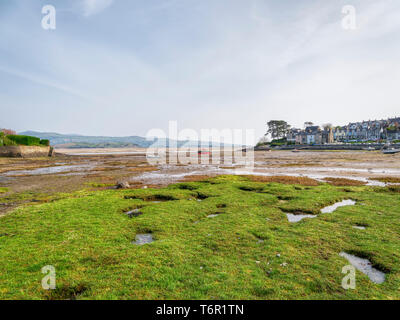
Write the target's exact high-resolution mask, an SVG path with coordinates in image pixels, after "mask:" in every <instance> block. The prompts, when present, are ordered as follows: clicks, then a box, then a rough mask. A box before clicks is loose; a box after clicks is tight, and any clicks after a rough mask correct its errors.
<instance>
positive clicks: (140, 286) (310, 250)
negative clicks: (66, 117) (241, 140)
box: [0, 176, 400, 299]
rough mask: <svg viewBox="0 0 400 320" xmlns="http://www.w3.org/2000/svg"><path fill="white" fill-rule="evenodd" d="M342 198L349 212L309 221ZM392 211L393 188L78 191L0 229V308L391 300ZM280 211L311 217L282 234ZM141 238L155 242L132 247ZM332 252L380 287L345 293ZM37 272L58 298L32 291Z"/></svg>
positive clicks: (394, 294) (397, 291) (397, 283)
mask: <svg viewBox="0 0 400 320" xmlns="http://www.w3.org/2000/svg"><path fill="white" fill-rule="evenodd" d="M345 199H353V200H355V201H357V204H356V205H355V206H348V207H341V208H339V209H338V210H337V211H335V212H334V213H330V214H319V212H320V209H321V208H323V207H325V206H328V205H331V204H333V203H335V202H338V201H341V200H345ZM399 200H400V193H399V192H398V190H396V189H386V188H372V187H365V186H360V187H346V188H343V187H335V186H331V185H328V184H320V185H318V186H303V185H290V184H279V183H264V182H254V181H251V180H250V179H249V178H246V177H238V176H219V177H216V178H211V179H208V180H205V181H200V182H189V183H180V184H175V185H170V186H169V187H167V188H163V189H138V190H105V191H88V190H86V191H80V192H77V193H74V194H73V196H72V195H71V197H70V198H62V199H60V200H56V201H53V202H50V203H44V204H37V205H33V206H26V207H20V208H18V209H16V210H14V211H12V212H11V213H9V214H7V215H6V216H4V217H1V218H0V299H399V298H400V250H399V248H400V219H399V218H400V203H399ZM135 208H139V210H140V211H141V212H142V213H143V214H142V215H140V216H138V217H133V218H129V217H128V216H127V215H126V214H125V212H126V211H129V210H133V209H135ZM285 212H295V213H311V214H319V215H318V217H317V218H315V219H305V220H302V221H300V222H298V223H289V222H288V220H287V217H286V215H285ZM214 214H216V216H215V217H214V218H207V216H208V215H214ZM354 225H362V226H366V229H365V230H358V229H354V228H353V226H354ZM143 233H151V234H152V236H153V238H154V240H155V241H154V242H153V243H150V244H146V245H143V246H137V245H134V244H132V241H134V240H135V236H136V235H137V234H143ZM342 251H346V252H348V253H353V254H356V255H358V256H362V257H366V258H368V259H369V260H370V261H371V262H372V263H373V264H374V266H375V267H376V268H378V269H379V270H381V271H384V272H386V281H385V282H384V283H383V284H380V285H378V284H374V283H372V282H371V281H370V280H369V278H368V277H367V276H365V275H364V274H362V273H360V272H358V271H357V278H356V281H357V282H356V289H355V290H345V289H343V288H342V286H341V282H342V278H343V277H344V276H345V275H344V274H342V272H341V271H342V268H343V267H344V266H346V265H347V264H348V262H347V260H345V259H344V258H342V257H340V256H339V253H340V252H342ZM46 265H52V266H54V267H55V268H56V279H57V289H56V290H50V291H46V290H43V289H42V287H41V279H42V277H43V276H44V274H42V273H41V269H42V267H44V266H46Z"/></svg>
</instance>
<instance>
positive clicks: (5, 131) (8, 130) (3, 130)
mask: <svg viewBox="0 0 400 320" xmlns="http://www.w3.org/2000/svg"><path fill="white" fill-rule="evenodd" d="M0 132H3V133H4V135H6V136H8V135H16V134H17V132H15V131H14V130H11V129H0Z"/></svg>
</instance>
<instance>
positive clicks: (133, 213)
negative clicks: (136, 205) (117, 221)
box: [125, 209, 143, 218]
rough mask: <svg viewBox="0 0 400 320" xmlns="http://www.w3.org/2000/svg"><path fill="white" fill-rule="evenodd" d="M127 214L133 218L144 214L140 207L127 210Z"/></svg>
mask: <svg viewBox="0 0 400 320" xmlns="http://www.w3.org/2000/svg"><path fill="white" fill-rule="evenodd" d="M125 214H126V215H127V216H128V217H129V218H133V217H139V216H141V215H142V214H143V212H141V211H140V210H139V209H135V210H132V211H128V212H125Z"/></svg>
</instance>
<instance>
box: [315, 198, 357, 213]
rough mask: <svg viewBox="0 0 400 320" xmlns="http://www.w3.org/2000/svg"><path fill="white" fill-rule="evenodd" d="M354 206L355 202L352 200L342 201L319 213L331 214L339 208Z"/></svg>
mask: <svg viewBox="0 0 400 320" xmlns="http://www.w3.org/2000/svg"><path fill="white" fill-rule="evenodd" d="M355 204H356V202H355V201H354V200H343V201H340V202H337V203H335V204H333V205H331V206H328V207H325V208H322V209H321V213H332V212H334V211H335V210H336V209H338V208H340V207H346V206H354V205H355Z"/></svg>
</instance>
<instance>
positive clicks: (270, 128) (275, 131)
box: [267, 120, 290, 139]
mask: <svg viewBox="0 0 400 320" xmlns="http://www.w3.org/2000/svg"><path fill="white" fill-rule="evenodd" d="M289 129H290V125H289V124H288V123H287V122H286V121H283V120H271V121H269V122H268V123H267V134H270V135H271V138H272V139H281V138H285V137H286V135H287V133H288V131H289Z"/></svg>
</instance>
